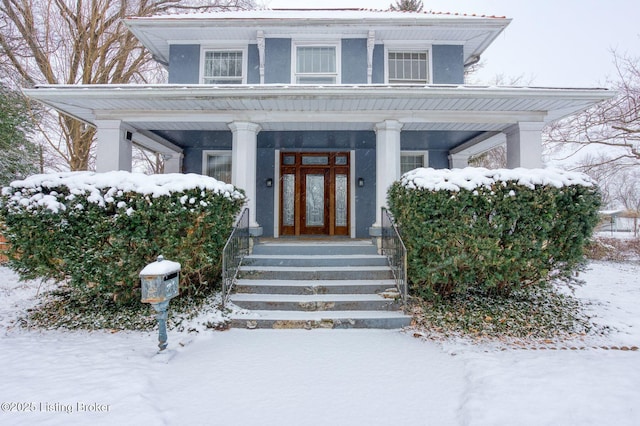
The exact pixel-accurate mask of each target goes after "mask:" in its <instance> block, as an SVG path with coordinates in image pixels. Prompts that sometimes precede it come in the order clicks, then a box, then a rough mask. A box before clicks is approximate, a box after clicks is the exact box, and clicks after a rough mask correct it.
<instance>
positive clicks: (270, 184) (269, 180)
mask: <svg viewBox="0 0 640 426" xmlns="http://www.w3.org/2000/svg"><path fill="white" fill-rule="evenodd" d="M265 184H266V185H267V188H271V187H272V186H273V179H271V178H268V179H267V180H266V181H265Z"/></svg>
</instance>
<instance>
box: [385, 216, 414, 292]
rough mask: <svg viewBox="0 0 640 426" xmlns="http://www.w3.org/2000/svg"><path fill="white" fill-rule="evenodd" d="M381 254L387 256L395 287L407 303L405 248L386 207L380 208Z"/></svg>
mask: <svg viewBox="0 0 640 426" xmlns="http://www.w3.org/2000/svg"><path fill="white" fill-rule="evenodd" d="M381 224H382V238H381V240H382V244H381V248H382V255H383V256H386V257H387V261H388V262H389V266H390V267H391V270H392V271H393V276H394V278H395V280H396V287H397V288H398V291H399V292H400V297H402V302H403V303H407V296H408V283H407V248H406V247H405V245H404V242H403V241H402V238H401V237H400V233H399V232H398V228H397V226H396V225H395V223H394V221H393V217H392V216H391V213H389V211H388V210H387V209H386V208H384V207H383V208H382V214H381Z"/></svg>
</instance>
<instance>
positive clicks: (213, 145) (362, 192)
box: [156, 38, 477, 238]
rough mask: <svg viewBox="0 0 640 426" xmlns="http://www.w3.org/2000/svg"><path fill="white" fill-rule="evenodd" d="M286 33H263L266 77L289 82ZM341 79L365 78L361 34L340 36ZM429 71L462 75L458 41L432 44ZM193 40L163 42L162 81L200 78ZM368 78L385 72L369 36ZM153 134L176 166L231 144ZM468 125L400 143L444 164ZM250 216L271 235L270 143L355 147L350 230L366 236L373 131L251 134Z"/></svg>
mask: <svg viewBox="0 0 640 426" xmlns="http://www.w3.org/2000/svg"><path fill="white" fill-rule="evenodd" d="M291 49H292V41H291V39H290V38H267V39H266V40H265V83H267V84H290V83H291V57H292V56H291V53H292V52H291ZM341 52H342V53H341V64H342V69H341V82H342V83H343V84H366V83H367V55H368V52H367V39H364V38H360V39H343V40H342V42H341ZM432 60H433V64H432V71H433V83H435V84H462V83H464V64H463V50H462V46H455V45H442V46H439V45H434V46H432ZM200 66H201V65H200V45H197V44H184V45H172V46H170V64H169V83H172V84H198V83H199V79H200ZM372 68H373V69H372V83H373V84H383V83H384V78H385V49H384V45H383V44H379V43H378V44H375V45H374V50H373V62H372ZM247 83H248V84H259V83H260V56H259V51H258V46H257V44H249V45H248V46H247ZM156 133H158V134H159V135H160V136H162V137H164V138H166V139H167V140H169V141H171V142H173V143H175V144H176V145H178V146H180V147H181V148H183V150H184V158H183V171H184V172H185V173H202V172H203V170H202V159H203V151H205V150H229V151H230V150H231V146H232V134H231V132H230V131H157V132H156ZM476 135H477V133H474V132H444V131H443V132H435V131H403V132H402V133H401V136H400V139H401V140H400V145H401V150H402V151H428V152H429V166H430V167H433V168H447V167H448V166H449V159H448V154H449V150H450V149H451V148H452V147H453V146H456V145H458V144H460V143H462V142H464V141H466V140H468V139H470V138H472V137H474V136H476ZM257 144H258V151H257V155H258V157H257V170H256V188H257V191H256V206H257V208H256V220H257V221H258V223H260V225H261V226H262V227H263V231H264V236H273V235H274V212H275V208H274V207H275V206H274V203H275V202H276V200H274V191H275V187H276V185H275V184H274V185H273V186H272V187H267V185H266V181H267V179H274V178H275V177H276V176H277V170H275V167H276V162H275V161H276V160H275V156H276V150H284V151H299V152H313V151H323V152H327V151H354V152H355V163H354V164H352V165H351V170H352V173H353V175H354V177H355V178H356V181H358V180H359V179H360V178H362V179H363V181H364V186H362V187H359V186H357V185H356V186H355V187H354V188H352V190H353V191H355V206H354V207H355V216H356V237H357V238H366V237H368V236H369V227H370V226H371V224H372V223H374V222H375V216H376V211H375V210H376V199H375V197H376V149H375V148H376V134H375V132H373V131H352V132H349V131H313V132H311V131H309V132H305V131H288V132H287V131H283V132H271V131H262V132H260V133H259V134H258V138H257Z"/></svg>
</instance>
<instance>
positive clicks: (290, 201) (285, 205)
mask: <svg viewBox="0 0 640 426" xmlns="http://www.w3.org/2000/svg"><path fill="white" fill-rule="evenodd" d="M295 206H296V175H294V174H292V173H288V174H286V175H283V176H282V225H284V226H294V225H295Z"/></svg>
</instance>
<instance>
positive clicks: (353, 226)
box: [349, 149, 357, 238]
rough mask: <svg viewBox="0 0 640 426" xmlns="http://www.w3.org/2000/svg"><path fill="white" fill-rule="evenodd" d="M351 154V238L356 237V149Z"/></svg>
mask: <svg viewBox="0 0 640 426" xmlns="http://www.w3.org/2000/svg"><path fill="white" fill-rule="evenodd" d="M349 154H350V155H349V157H350V158H349V174H350V175H351V176H350V177H349V180H350V182H349V185H351V197H350V200H349V203H350V204H351V206H350V209H349V212H350V213H349V214H350V216H351V217H350V221H349V227H350V228H351V229H350V230H349V234H350V236H351V238H356V217H357V215H356V150H355V149H352V150H351V151H349Z"/></svg>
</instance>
